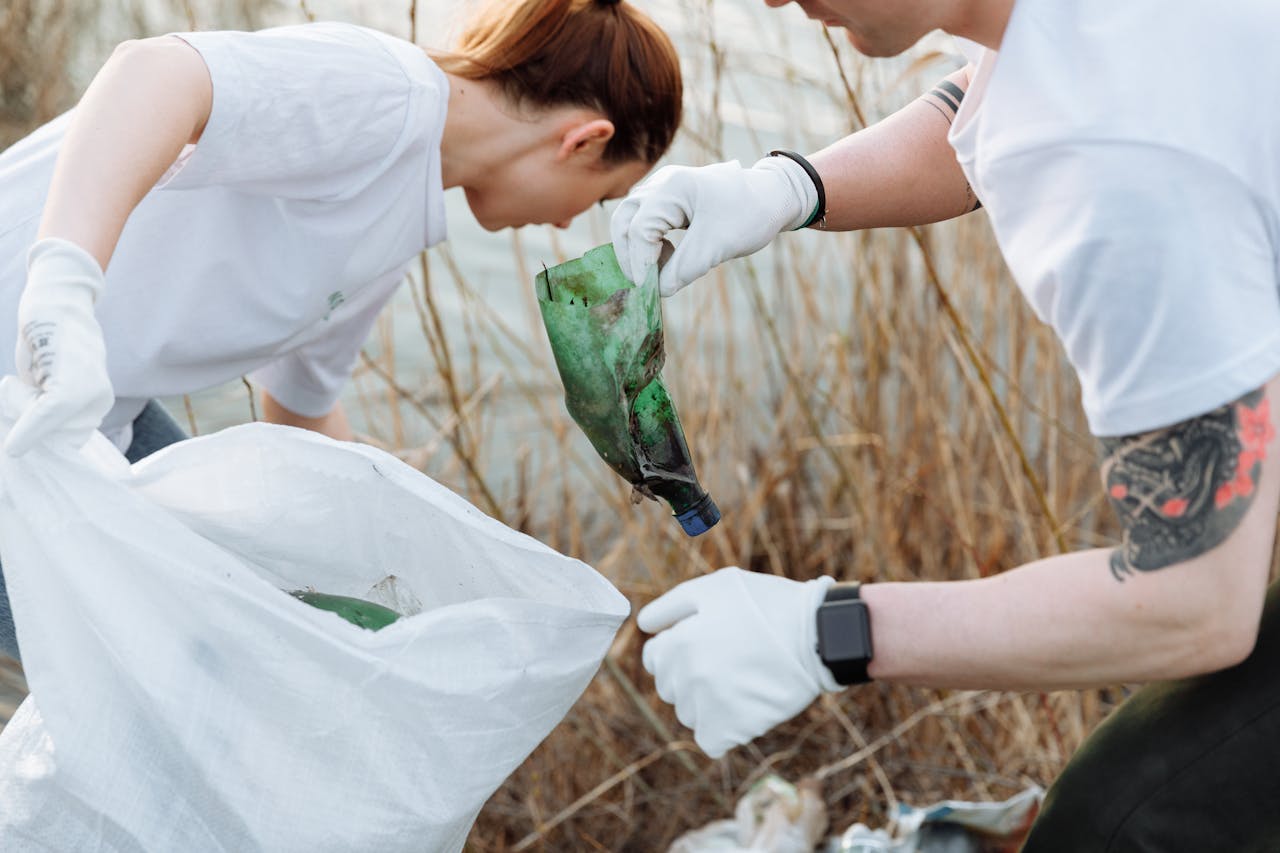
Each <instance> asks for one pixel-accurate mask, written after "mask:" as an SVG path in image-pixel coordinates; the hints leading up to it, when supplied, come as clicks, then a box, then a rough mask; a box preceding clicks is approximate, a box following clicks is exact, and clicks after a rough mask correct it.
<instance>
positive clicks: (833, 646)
mask: <svg viewBox="0 0 1280 853" xmlns="http://www.w3.org/2000/svg"><path fill="white" fill-rule="evenodd" d="M858 586H859V585H858V584H856V583H838V584H833V585H832V586H831V588H830V589H828V590H827V595H826V598H824V599H823V600H822V604H821V605H820V606H819V607H818V617H817V618H818V657H819V658H821V659H822V662H823V663H824V664H825V665H826V667H827V669H829V670H831V675H832V676H834V677H835V680H836V683H837V684H863V683H865V682H868V681H870V680H871V677H870V676H869V675H867V664H869V663H871V615H870V613H869V612H868V611H867V603H866V602H865V601H863V600H862V598H861V596H860V595H859V591H858Z"/></svg>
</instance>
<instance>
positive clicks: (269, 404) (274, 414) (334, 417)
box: [262, 391, 355, 441]
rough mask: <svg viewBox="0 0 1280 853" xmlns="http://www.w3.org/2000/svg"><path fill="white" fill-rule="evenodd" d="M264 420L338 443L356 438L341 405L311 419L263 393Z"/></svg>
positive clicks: (336, 405) (338, 404)
mask: <svg viewBox="0 0 1280 853" xmlns="http://www.w3.org/2000/svg"><path fill="white" fill-rule="evenodd" d="M262 419H263V420H265V421H266V422H267V423H272V424H281V425H282V426H293V427H301V428H302V429H309V430H311V431H312V432H318V433H320V434H321V435H327V436H329V437H330V438H336V439H337V440H338V441H351V440H352V439H353V438H354V437H355V434H354V433H353V432H352V431H351V424H350V422H349V421H348V420H347V411H346V409H344V408H343V407H342V404H341V403H337V404H335V405H334V407H333V409H331V410H330V411H329V413H328V414H326V415H321V416H320V417H318V418H309V417H306V416H304V415H299V414H298V413H296V412H293V411H290V410H289V409H286V408H285V407H284V406H282V405H280V403H279V402H278V401H277V400H276V399H275V398H274V397H272V396H271V395H270V394H268V393H267V392H266V391H263V392H262Z"/></svg>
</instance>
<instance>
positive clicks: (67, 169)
mask: <svg viewBox="0 0 1280 853" xmlns="http://www.w3.org/2000/svg"><path fill="white" fill-rule="evenodd" d="M212 106H213V86H212V83H211V82H210V80H209V72H208V69H207V68H206V67H205V64H204V60H203V59H201V57H200V54H198V53H197V52H196V51H195V50H194V49H193V48H192V47H190V46H189V45H188V44H186V43H185V42H183V41H182V40H181V39H178V38H175V37H172V36H166V37H163V38H155V39H146V40H144V41H133V42H125V43H124V44H122V45H120V46H119V47H118V48H116V50H115V52H114V53H113V54H112V55H111V58H110V59H108V60H107V63H106V64H105V65H104V66H103V67H102V70H101V71H99V72H98V75H97V76H96V77H94V79H93V83H92V84H90V86H89V89H88V91H86V92H85V94H84V97H83V98H81V100H80V104H79V105H78V106H77V108H76V113H75V117H74V118H73V119H72V122H71V127H70V128H69V129H68V131H67V136H66V139H65V140H64V141H63V144H62V149H61V150H60V151H59V152H58V160H57V164H56V165H55V167H54V172H53V181H52V183H51V185H50V188H49V196H48V199H47V201H46V202H45V208H44V216H43V218H42V219H41V222H40V231H39V236H40V237H41V238H44V237H61V238H63V239H65V240H70V241H71V242H73V243H76V244H77V245H79V246H82V247H83V248H85V249H86V250H87V251H88V252H89V253H90V254H91V255H93V256H94V257H95V258H96V259H97V261H98V263H99V264H101V265H102V267H103V269H105V268H106V266H107V264H108V263H109V262H110V260H111V255H112V253H113V252H114V251H115V247H116V242H117V241H118V240H119V238H120V232H121V231H122V230H123V229H124V224H125V221H126V220H127V219H128V218H129V215H130V214H131V213H132V212H133V209H134V208H135V207H137V205H138V202H140V201H141V200H142V198H143V196H145V195H146V194H147V193H148V192H149V191H150V190H151V188H152V187H153V186H155V183H156V181H157V180H159V179H160V177H161V176H162V175H164V173H165V171H166V170H167V169H168V168H169V166H170V165H172V164H173V162H174V160H176V159H177V158H178V155H179V154H180V153H181V152H182V148H183V146H184V145H186V144H188V143H194V142H196V141H197V140H199V138H200V134H201V133H202V132H203V130H204V126H205V124H206V123H207V122H208V120H209V113H210V110H211V109H212Z"/></svg>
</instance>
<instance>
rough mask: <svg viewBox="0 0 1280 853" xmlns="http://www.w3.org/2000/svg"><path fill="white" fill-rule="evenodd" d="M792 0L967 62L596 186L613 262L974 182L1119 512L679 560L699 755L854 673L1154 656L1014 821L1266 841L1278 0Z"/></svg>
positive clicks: (1042, 828)
mask: <svg viewBox="0 0 1280 853" xmlns="http://www.w3.org/2000/svg"><path fill="white" fill-rule="evenodd" d="M766 2H767V3H768V5H770V6H783V5H786V2H787V0H766ZM799 5H800V6H802V7H803V8H804V10H805V11H806V13H808V14H809V15H810V17H813V18H816V19H818V20H822V21H824V22H826V23H827V24H828V25H831V26H840V27H843V28H844V29H845V30H846V31H847V33H848V37H849V40H850V41H851V42H852V43H853V45H854V46H855V47H856V48H858V49H859V50H860V51H862V52H863V53H866V54H868V55H873V56H888V55H894V54H897V53H899V52H901V51H902V50H905V49H906V48H908V47H909V46H911V45H912V44H914V43H915V42H916V41H917V40H918V39H919V38H920V37H921V36H922V35H924V34H925V33H927V32H930V31H932V30H934V29H942V30H945V31H946V32H949V33H951V34H952V35H954V36H957V37H959V38H961V39H963V40H965V41H964V46H965V48H966V50H972V52H973V58H974V60H975V64H973V65H970V66H969V67H968V68H966V69H964V70H961V71H958V72H956V73H955V74H952V75H951V76H950V77H948V78H947V79H946V80H945V81H943V83H941V84H939V87H938V88H936V89H935V90H933V91H932V92H931V93H929V94H927V95H925V96H924V97H923V98H921V99H919V100H917V101H916V102H914V103H912V104H911V105H909V106H908V107H906V108H904V109H903V110H901V111H899V112H898V113H896V114H894V115H893V116H890V117H889V118H887V119H886V120H884V121H883V122H880V123H879V124H877V125H875V126H873V127H870V128H868V129H866V130H864V131H861V132H859V133H856V134H854V135H852V136H850V137H848V138H845V139H843V140H840V141H839V142H836V143H835V144H833V145H831V146H829V147H828V148H826V149H824V150H822V151H820V152H818V153H816V154H814V155H813V156H812V157H811V158H805V157H801V156H799V155H796V154H794V153H792V152H779V153H777V155H776V156H770V157H766V158H764V159H763V160H761V161H760V162H759V163H757V164H755V165H754V166H752V167H751V168H743V167H741V166H739V165H738V164H737V163H722V164H716V165H712V166H706V167H702V168H697V169H690V168H684V167H668V168H666V169H663V170H660V171H659V172H657V173H655V175H654V176H653V177H652V178H650V179H649V180H648V181H646V182H645V183H644V184H642V185H641V186H640V187H638V188H637V189H636V190H635V191H634V192H633V193H632V194H631V196H629V197H628V199H627V200H625V201H624V202H623V204H622V205H621V206H620V207H619V209H618V211H617V213H616V214H615V217H614V221H613V236H614V243H615V247H616V249H617V252H618V256H619V259H620V263H621V264H622V266H623V269H624V271H626V272H627V273H628V274H629V275H631V276H633V277H634V276H635V275H636V274H637V273H638V272H639V271H641V270H642V269H643V268H644V266H645V265H646V264H650V263H653V262H654V261H655V260H656V259H657V257H658V251H659V241H660V240H661V239H662V238H663V237H664V236H665V234H666V233H667V232H669V231H671V230H676V229H685V230H687V233H686V235H685V238H684V240H683V241H682V242H681V243H680V245H679V247H678V248H677V250H676V251H675V253H674V254H673V255H672V257H671V258H670V259H669V260H668V261H667V262H666V263H665V265H664V267H663V271H662V278H661V286H662V290H663V293H664V294H665V295H671V294H672V293H675V292H676V291H677V290H679V289H680V288H682V287H684V286H685V285H686V284H688V283H690V282H691V281H693V280H695V279H697V278H698V277H700V276H701V275H702V274H704V273H705V272H706V271H707V270H709V269H710V268H711V267H713V266H714V265H716V264H718V263H720V262H722V261H725V260H727V259H730V258H735V257H741V256H743V255H746V254H749V253H751V252H754V251H756V250H758V249H760V248H762V247H763V246H764V245H766V244H767V243H769V242H770V241H771V240H773V239H774V238H775V237H777V236H778V234H779V233H780V232H782V231H785V230H793V229H797V228H802V227H806V226H816V227H819V228H822V229H823V230H832V231H842V230H852V229H858V228H871V227H881V226H889V225H905V224H920V223H925V222H933V221H938V220H941V219H946V218H950V217H954V216H957V215H960V214H962V213H965V212H968V211H971V210H974V209H976V208H977V207H979V206H985V208H986V211H987V213H988V215H989V216H990V218H991V221H992V224H993V227H994V230H995V233H996V237H997V239H998V242H999V245H1000V248H1001V251H1002V253H1003V254H1004V256H1005V259H1006V260H1007V262H1008V264H1009V266H1010V268H1011V270H1012V272H1013V273H1014V276H1015V278H1016V280H1017V282H1018V285H1019V287H1020V289H1021V290H1022V291H1023V293H1024V295H1025V296H1026V297H1027V299H1028V300H1029V302H1030V303H1031V305H1032V306H1033V308H1034V309H1035V310H1036V312H1037V314H1038V315H1039V316H1040V317H1041V318H1042V319H1043V320H1044V321H1045V322H1047V323H1049V324H1050V325H1051V326H1052V327H1053V328H1054V330H1055V331H1056V332H1057V334H1058V336H1059V337H1060V339H1061V341H1062V343H1063V346H1064V347H1065V349H1066V352H1067V355H1068V356H1069V358H1070V360H1071V362H1072V364H1073V365H1074V367H1075V368H1076V371H1077V373H1078V376H1079V379H1080V384H1081V388H1082V402H1083V405H1084V409H1085V413H1086V415H1087V417H1088V419H1089V423H1090V426H1091V429H1092V431H1093V432H1094V433H1095V434H1096V435H1097V436H1098V437H1099V438H1100V439H1101V443H1102V448H1103V460H1102V464H1101V473H1102V477H1103V482H1104V487H1105V488H1106V490H1107V494H1108V496H1109V497H1110V499H1111V502H1112V504H1113V507H1114V508H1115V509H1116V511H1117V512H1118V514H1119V516H1120V518H1121V521H1122V523H1123V526H1124V540H1123V543H1122V544H1121V546H1120V547H1118V548H1114V549H1094V550H1087V551H1080V552H1076V553H1071V554H1065V555H1061V556H1056V557H1049V558H1046V559H1043V560H1039V561H1036V562H1034V563H1031V564H1028V565H1025V566H1021V567H1019V568H1016V569H1013V570H1011V571H1008V572H1005V573H1003V574H1001V575H998V576H994V577H990V578H985V579H981V580H967V581H954V582H943V583H923V582H922V583H869V584H865V585H863V586H862V587H861V588H860V589H859V588H857V587H854V586H848V585H835V584H834V583H833V580H832V579H831V578H822V579H819V580H814V581H809V582H807V583H800V582H796V581H790V580H785V579H781V578H777V577H774V576H766V575H759V574H753V573H748V572H742V571H741V570H738V569H724V570H721V571H720V572H716V573H714V574H711V575H708V576H706V577H700V578H696V579H694V580H692V581H689V582H687V583H685V584H682V585H681V586H679V587H677V588H675V589H674V590H672V591H670V592H668V593H667V594H666V595H664V596H662V597H661V598H659V599H658V600H657V601H655V602H653V603H651V604H650V605H649V606H648V607H646V608H645V609H644V610H643V611H641V613H640V614H639V624H640V627H641V628H643V629H644V630H646V631H650V632H655V633H656V636H655V637H654V638H653V639H651V640H650V641H649V642H648V643H647V644H646V646H645V650H644V662H645V666H646V667H647V668H648V669H649V671H650V672H652V673H653V674H654V677H655V681H656V685H657V689H658V692H659V694H660V695H661V696H662V697H663V698H664V699H665V700H667V701H669V702H672V703H673V704H674V705H675V706H676V713H677V716H678V717H679V718H680V719H681V721H682V722H684V723H686V724H687V725H689V726H690V727H691V728H693V730H694V733H695V737H696V739H697V741H698V743H699V744H700V745H701V746H702V747H703V748H704V749H705V750H706V751H707V752H708V753H709V754H711V755H715V756H718V755H720V754H723V753H724V752H725V751H727V750H728V749H729V748H731V747H732V746H734V745H737V744H740V743H745V742H746V741H748V740H750V739H751V738H753V737H755V736H758V735H760V734H762V733H764V732H765V731H767V730H768V729H769V728H771V727H772V726H774V725H777V724H778V723H780V722H782V721H783V720H786V719H788V718H790V717H791V716H793V715H794V714H796V713H798V712H799V711H801V710H802V709H803V708H805V707H806V706H807V705H808V704H809V703H810V702H812V701H813V700H814V699H815V698H816V697H817V696H819V695H820V693H821V692H822V691H824V690H838V689H841V688H842V687H843V686H844V685H846V684H852V683H858V682H860V681H865V680H869V679H871V678H875V679H881V680H886V681H898V682H904V683H909V684H918V685H929V686H937V687H948V688H989V689H1006V690H1054V689H1063V688H1079V687H1086V686H1095V685H1105V684H1115V683H1120V682H1156V683H1155V684H1152V685H1150V686H1148V687H1146V688H1144V689H1143V690H1142V691H1140V692H1139V693H1138V694H1137V695H1136V696H1135V697H1134V698H1132V699H1131V700H1130V701H1129V702H1127V703H1126V704H1125V705H1124V706H1123V707H1122V709H1121V710H1120V711H1118V712H1117V713H1116V714H1115V715H1114V716H1113V717H1112V718H1111V719H1110V720H1108V721H1107V722H1106V723H1105V724H1104V725H1103V726H1101V727H1100V729H1099V730H1098V731H1097V732H1096V733H1095V734H1094V736H1093V737H1092V738H1091V740H1090V742H1089V743H1088V744H1087V745H1086V747H1085V748H1083V749H1082V750H1081V752H1080V753H1079V754H1078V755H1077V756H1076V757H1075V758H1074V759H1073V761H1072V762H1071V764H1070V765H1069V767H1068V769H1067V770H1066V771H1065V772H1064V774H1063V776H1062V777H1061V778H1060V779H1059V780H1058V782H1057V783H1056V784H1055V786H1054V788H1053V790H1052V791H1051V792H1050V795H1049V797H1048V800H1047V803H1046V808H1045V810H1044V813H1043V814H1042V816H1041V818H1040V819H1039V820H1038V821H1037V824H1036V826H1035V828H1034V829H1033V831H1032V834H1031V836H1030V838H1029V840H1028V842H1027V846H1026V848H1025V849H1026V850H1029V851H1037V853H1039V851H1046V850H1064V851H1075V853H1079V851H1103V850H1107V851H1121V850H1124V851H1129V850H1133V851H1138V850H1141V851H1156V850H1226V849H1230V850H1264V849H1266V850H1270V849H1276V848H1277V845H1280V809H1277V808H1275V802H1276V799H1277V797H1278V796H1280V771H1277V770H1275V768H1274V764H1275V761H1274V760H1273V756H1276V755H1277V754H1280V677H1277V676H1276V674H1275V673H1276V671H1277V664H1278V663H1280V660H1278V658H1280V621H1277V620H1280V612H1277V608H1280V592H1277V591H1276V590H1272V591H1271V593H1270V595H1269V594H1268V589H1267V583H1268V572H1269V568H1270V563H1271V556H1272V547H1273V540H1274V531H1275V523H1276V515H1277V506H1278V504H1280V471H1277V470H1276V466H1277V455H1280V453H1278V450H1277V446H1276V433H1275V429H1274V427H1273V420H1272V416H1271V411H1270V403H1271V400H1272V399H1273V398H1275V397H1276V395H1277V394H1278V393H1280V380H1277V378H1276V377H1277V374H1278V373H1280V289H1278V286H1280V269H1278V267H1277V252H1276V245H1277V236H1278V234H1280V115H1278V114H1277V113H1276V112H1275V111H1274V110H1268V109H1265V108H1262V105H1260V104H1259V103H1257V102H1256V94H1254V93H1256V92H1257V91H1258V84H1259V81H1264V80H1271V79H1276V78H1277V76H1278V75H1280V55H1277V52H1276V51H1274V50H1273V49H1272V47H1271V45H1270V40H1271V39H1272V38H1273V35H1274V33H1276V32H1280V6H1277V5H1276V4H1275V3H1273V2H1270V0H1242V2H1239V3H1234V4H1231V6H1230V7H1229V9H1225V8H1223V7H1221V6H1220V5H1218V4H1214V3H1210V2H1208V0H1189V2H1185V3H1179V4H1176V6H1172V7H1171V6H1170V5H1169V4H1165V3H1159V2H1157V0H1131V2H1127V3H1120V4H1117V3H1114V2H1109V0H1074V2H1070V3H1063V2H1061V0H1016V2H1015V0H902V1H901V2H888V0H800V2H799ZM1210 36H1211V37H1210ZM978 199H981V203H979V202H978ZM706 673H715V674H716V675H715V676H714V677H706V675H705V674H706Z"/></svg>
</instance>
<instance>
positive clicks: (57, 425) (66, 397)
mask: <svg viewBox="0 0 1280 853" xmlns="http://www.w3.org/2000/svg"><path fill="white" fill-rule="evenodd" d="M105 287H106V283H105V281H104V279H103V274H102V268H101V267H100V266H98V262H97V261H96V260H94V258H93V256H92V255H90V254H89V253H88V252H86V251H85V250H84V249H82V248H80V247H79V246H77V245H76V244H75V243H71V242H69V241H67V240H60V239H56V238H49V239H45V240H41V241H40V242H38V243H36V244H35V245H34V246H32V247H31V252H30V253H29V254H28V255H27V286H26V288H25V289H24V290H23V291H22V298H21V299H20V300H19V302H18V345H17V352H16V361H17V367H18V375H19V376H20V377H22V379H23V380H24V381H26V382H27V383H28V384H29V385H31V386H32V387H33V388H35V389H36V390H37V391H39V392H40V393H39V396H38V397H37V398H36V400H35V402H34V403H32V404H31V405H30V406H29V407H27V409H26V411H24V412H23V413H22V415H21V417H19V418H18V421H17V423H15V424H14V425H13V429H12V430H10V431H9V435H8V437H7V438H6V439H5V443H4V448H5V450H6V451H7V452H8V453H9V454H10V455H12V456H21V455H22V454H23V453H26V452H27V451H28V450H30V449H31V447H33V446H34V445H35V444H37V443H38V442H41V441H57V442H65V443H66V444H68V445H69V446H71V447H74V448H80V447H82V446H83V445H84V444H85V442H87V441H88V440H89V438H90V437H91V436H92V435H93V431H94V430H96V429H97V428H98V426H99V425H100V424H101V423H102V419H103V417H105V416H106V414H107V412H108V411H110V409H111V406H112V404H113V403H114V401H115V394H114V393H113V392H112V390H111V380H110V379H109V378H108V377H107V349H106V345H105V343H104V342H103V339H102V328H101V327H100V326H99V325H98V319H97V317H95V316H94V313H93V306H94V303H95V302H96V301H97V299H98V297H99V296H100V295H101V294H102V292H103V290H104V288H105Z"/></svg>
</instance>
